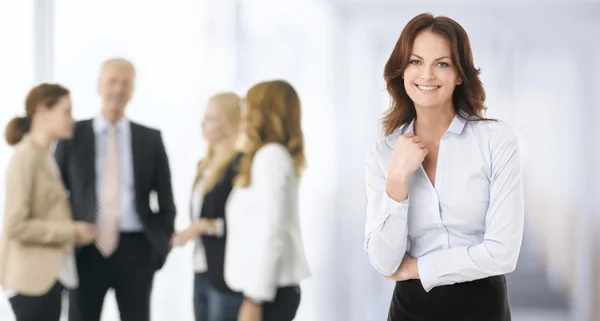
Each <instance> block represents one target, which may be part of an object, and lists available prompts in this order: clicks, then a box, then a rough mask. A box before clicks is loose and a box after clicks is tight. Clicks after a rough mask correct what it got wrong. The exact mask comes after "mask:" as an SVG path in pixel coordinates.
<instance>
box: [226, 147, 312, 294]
mask: <svg viewBox="0 0 600 321" xmlns="http://www.w3.org/2000/svg"><path fill="white" fill-rule="evenodd" d="M250 173H251V183H250V186H248V187H245V188H239V187H234V188H233V190H232V191H231V194H230V195H229V199H228V201H227V207H226V212H225V216H226V222H227V228H228V230H227V244H226V250H225V281H226V282H227V284H228V286H229V287H230V288H231V289H232V290H234V291H238V292H242V293H243V294H244V296H246V297H249V298H252V299H255V300H260V301H272V300H273V299H274V298H275V294H276V293H277V289H278V288H279V287H285V286H294V285H298V284H300V281H302V280H303V279H305V278H307V277H309V276H310V271H309V268H308V263H307V261H306V257H305V254H304V245H303V243H302V237H301V234H300V219H299V211H298V189H299V186H298V185H299V180H298V177H297V176H296V173H295V170H294V161H293V159H292V157H291V155H290V153H289V151H288V150H287V149H286V148H285V147H284V146H282V145H281V144H276V143H269V144H266V145H265V146H263V147H262V148H260V149H259V150H258V151H257V152H256V154H255V155H254V159H253V161H252V169H251V172H250Z"/></svg>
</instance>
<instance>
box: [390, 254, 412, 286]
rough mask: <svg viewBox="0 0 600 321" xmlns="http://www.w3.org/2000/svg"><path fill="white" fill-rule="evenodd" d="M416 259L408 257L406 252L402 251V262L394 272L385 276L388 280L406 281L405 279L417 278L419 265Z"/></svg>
mask: <svg viewBox="0 0 600 321" xmlns="http://www.w3.org/2000/svg"><path fill="white" fill-rule="evenodd" d="M417 262H418V259H415V258H412V257H410V256H409V255H408V254H406V253H404V258H403V259H402V263H400V266H399V267H398V270H397V271H396V273H394V274H392V275H390V276H385V275H384V277H385V278H386V279H388V280H393V281H406V280H413V279H414V280H418V279H419V265H418V264H417Z"/></svg>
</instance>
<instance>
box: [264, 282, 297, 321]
mask: <svg viewBox="0 0 600 321" xmlns="http://www.w3.org/2000/svg"><path fill="white" fill-rule="evenodd" d="M299 306H300V286H289V287H283V288H279V289H278V290H277V294H276V295H275V300H273V302H268V303H265V304H263V321H292V320H294V318H295V317H296V312H297V311H298V307H299Z"/></svg>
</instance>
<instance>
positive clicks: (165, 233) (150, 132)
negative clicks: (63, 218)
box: [55, 59, 175, 321]
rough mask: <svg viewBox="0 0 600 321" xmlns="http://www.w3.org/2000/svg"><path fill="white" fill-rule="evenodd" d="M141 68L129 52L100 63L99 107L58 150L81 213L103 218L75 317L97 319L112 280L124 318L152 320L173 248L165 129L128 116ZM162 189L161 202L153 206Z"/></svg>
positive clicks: (83, 251) (82, 267)
mask: <svg viewBox="0 0 600 321" xmlns="http://www.w3.org/2000/svg"><path fill="white" fill-rule="evenodd" d="M134 82H135V69H134V67H133V65H132V64H131V63H130V62H129V61H127V60H124V59H111V60H108V61H106V62H105V63H104V64H103V65H102V67H101V70H100V79H99V81H98V93H99V94H100V96H101V98H102V109H101V110H100V114H99V115H98V116H96V117H95V118H93V119H88V120H83V121H80V122H78V123H77V124H76V127H75V133H74V136H73V138H72V139H70V140H64V141H60V142H59V143H58V145H57V147H56V151H55V157H56V160H57V162H58V164H59V167H60V171H61V175H62V178H63V180H64V183H65V185H66V187H67V189H68V190H69V191H70V202H71V207H72V210H73V216H74V219H76V220H85V221H88V222H91V223H93V224H96V226H97V228H98V235H97V238H96V242H95V244H92V245H89V246H86V247H81V248H79V249H78V251H77V255H76V260H77V271H78V273H79V278H80V285H79V288H78V289H77V290H75V291H73V292H72V293H71V294H70V304H69V306H70V308H69V320H70V321H98V320H100V315H101V312H102V305H103V302H104V296H105V294H106V292H107V290H108V289H109V288H113V289H114V291H115V296H116V299H117V305H118V307H119V312H120V315H121V320H122V321H134V320H135V321H148V320H150V294H151V290H152V282H153V278H154V273H155V272H156V271H157V270H158V269H160V268H161V267H162V265H163V264H164V262H165V260H166V257H167V254H168V253H169V251H170V246H169V239H170V237H171V235H172V234H173V230H174V221H175V204H174V203H173V193H172V190H171V174H170V170H169V162H168V159H167V154H166V152H165V147H164V145H163V141H162V138H161V133H160V132H159V131H158V130H155V129H151V128H148V127H144V126H142V125H139V124H136V123H134V122H132V121H130V120H129V119H127V118H126V117H125V107H126V106H127V104H128V103H129V101H130V100H131V97H132V95H133V90H134ZM151 193H156V196H157V198H158V204H159V210H158V211H157V212H153V211H152V210H151V208H150V194H151Z"/></svg>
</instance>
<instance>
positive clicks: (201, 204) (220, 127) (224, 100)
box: [172, 92, 242, 321]
mask: <svg viewBox="0 0 600 321" xmlns="http://www.w3.org/2000/svg"><path fill="white" fill-rule="evenodd" d="M240 105H241V98H240V97H239V96H238V95H236V94H235V93H230V92H225V93H220V94H217V95H214V96H212V97H211V98H210V99H209V100H208V103H207V106H206V110H205V113H204V118H203V120H202V136H203V137H204V139H205V140H206V141H207V142H208V150H207V153H206V157H205V158H204V159H202V160H201V161H200V162H199V163H198V170H197V173H196V177H195V179H194V183H193V188H192V197H191V202H190V216H191V221H192V223H191V224H190V225H189V226H188V227H187V228H186V229H184V230H183V231H181V232H178V233H176V234H175V235H174V236H173V240H172V242H173V244H174V245H176V246H183V245H185V244H186V243H187V242H188V241H189V240H192V239H193V240H194V243H195V244H194V254H193V255H194V257H193V264H194V272H195V277H194V314H195V317H196V321H228V320H232V321H235V317H236V316H237V311H238V309H239V306H240V305H241V301H242V299H241V295H239V294H236V293H233V292H232V291H230V290H229V289H227V288H226V287H225V286H223V284H225V282H224V280H223V276H222V275H223V262H222V260H223V259H222V257H223V256H224V253H221V252H224V247H225V246H224V244H223V242H224V241H225V224H224V212H225V200H226V198H227V196H228V195H222V194H223V193H229V191H230V189H231V187H229V189H227V188H225V189H223V186H222V185H223V184H225V185H227V184H229V186H231V184H232V180H233V177H234V175H226V174H227V173H228V171H229V170H230V167H231V166H230V165H231V163H232V161H234V160H235V159H236V156H237V154H238V152H237V151H236V150H235V148H234V147H235V141H236V139H237V137H238V132H239V120H240ZM229 176H231V177H229ZM223 179H229V182H223V181H222V180H223ZM215 191H218V193H219V194H220V195H212V194H214V193H215ZM209 196H216V198H217V200H214V197H213V198H212V199H211V202H210V204H211V206H210V207H208V208H207V206H206V205H207V202H208V199H207V198H206V197H209ZM220 196H222V198H219V197H220ZM220 213H223V214H221V215H219V214H220ZM203 237H208V239H207V241H208V242H209V243H210V244H207V245H209V246H213V247H212V248H205V244H203V240H202V238H203ZM207 250H208V251H207ZM207 254H210V255H209V256H208V257H207Z"/></svg>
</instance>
